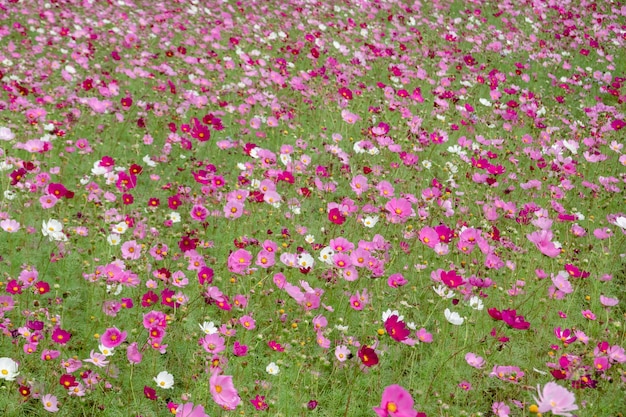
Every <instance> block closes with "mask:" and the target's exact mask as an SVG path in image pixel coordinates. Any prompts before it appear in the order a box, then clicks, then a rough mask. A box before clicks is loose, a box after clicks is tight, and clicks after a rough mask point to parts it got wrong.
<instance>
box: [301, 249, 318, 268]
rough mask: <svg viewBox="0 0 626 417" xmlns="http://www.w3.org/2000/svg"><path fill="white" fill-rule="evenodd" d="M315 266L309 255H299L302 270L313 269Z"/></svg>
mask: <svg viewBox="0 0 626 417" xmlns="http://www.w3.org/2000/svg"><path fill="white" fill-rule="evenodd" d="M314 264H315V260H314V259H313V257H312V256H311V255H310V254H308V253H301V254H300V255H298V265H299V266H300V268H313V265H314Z"/></svg>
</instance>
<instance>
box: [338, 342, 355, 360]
mask: <svg viewBox="0 0 626 417" xmlns="http://www.w3.org/2000/svg"><path fill="white" fill-rule="evenodd" d="M350 355H351V353H350V349H348V347H347V346H343V345H340V346H337V347H336V348H335V357H336V358H337V360H338V361H339V362H345V361H346V360H347V359H348V358H349V357H350Z"/></svg>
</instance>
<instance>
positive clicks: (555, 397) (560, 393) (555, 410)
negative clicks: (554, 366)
mask: <svg viewBox="0 0 626 417" xmlns="http://www.w3.org/2000/svg"><path fill="white" fill-rule="evenodd" d="M537 393H538V394H539V399H537V397H534V398H535V401H537V406H538V407H539V410H538V411H539V412H540V413H545V412H548V411H550V412H551V413H552V414H554V415H555V416H565V417H571V416H572V414H571V413H568V411H575V410H578V406H577V405H576V397H575V396H574V394H573V393H572V392H569V391H568V390H567V389H566V388H563V387H561V386H560V385H559V384H557V383H556V382H548V383H547V384H546V385H544V387H543V390H542V389H541V387H540V386H539V385H537Z"/></svg>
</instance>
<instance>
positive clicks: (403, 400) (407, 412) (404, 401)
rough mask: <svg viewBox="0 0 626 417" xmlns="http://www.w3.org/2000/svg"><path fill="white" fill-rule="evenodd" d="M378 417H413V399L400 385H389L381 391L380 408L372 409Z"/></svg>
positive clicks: (414, 413) (414, 412)
mask: <svg viewBox="0 0 626 417" xmlns="http://www.w3.org/2000/svg"><path fill="white" fill-rule="evenodd" d="M373 408H374V411H375V412H376V414H378V415H379V416H380V417H415V415H416V414H417V413H416V411H415V410H414V409H413V397H411V394H410V393H409V392H408V391H407V390H405V389H404V388H402V387H401V386H400V385H389V386H388V387H387V388H385V390H384V391H383V398H382V400H381V402H380V407H373Z"/></svg>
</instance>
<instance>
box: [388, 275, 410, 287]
mask: <svg viewBox="0 0 626 417" xmlns="http://www.w3.org/2000/svg"><path fill="white" fill-rule="evenodd" d="M407 283H408V281H407V280H406V278H404V276H403V275H402V274H392V275H390V276H389V278H388V279H387V285H389V286H390V287H392V288H398V287H402V286H403V285H406V284H407Z"/></svg>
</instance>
